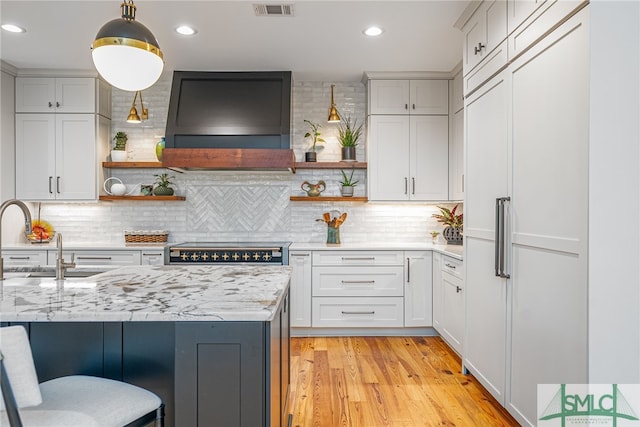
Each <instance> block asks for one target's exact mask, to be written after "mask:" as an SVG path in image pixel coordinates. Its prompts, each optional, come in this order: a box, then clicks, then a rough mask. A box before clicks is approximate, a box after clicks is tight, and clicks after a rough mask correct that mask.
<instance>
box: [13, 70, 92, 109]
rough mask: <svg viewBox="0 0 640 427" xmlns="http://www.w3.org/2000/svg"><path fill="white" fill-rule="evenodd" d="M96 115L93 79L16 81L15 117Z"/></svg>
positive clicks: (22, 78) (63, 78) (25, 78)
mask: <svg viewBox="0 0 640 427" xmlns="http://www.w3.org/2000/svg"><path fill="white" fill-rule="evenodd" d="M95 111H96V79H95V78H91V77H62V78H61V77H58V78H50V77H45V78H41V77H18V78H16V112H17V113H94V112H95Z"/></svg>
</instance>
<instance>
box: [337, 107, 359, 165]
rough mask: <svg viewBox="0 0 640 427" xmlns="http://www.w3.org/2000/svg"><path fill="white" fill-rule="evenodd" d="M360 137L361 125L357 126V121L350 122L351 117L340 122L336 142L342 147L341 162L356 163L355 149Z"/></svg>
mask: <svg viewBox="0 0 640 427" xmlns="http://www.w3.org/2000/svg"><path fill="white" fill-rule="evenodd" d="M361 136H362V124H360V125H358V119H354V120H353V122H352V121H351V116H347V118H346V119H344V120H343V121H341V122H340V125H338V141H339V142H340V146H341V147H342V161H343V162H355V161H356V147H357V146H358V140H359V139H360V137H361Z"/></svg>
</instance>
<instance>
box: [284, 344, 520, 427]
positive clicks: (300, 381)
mask: <svg viewBox="0 0 640 427" xmlns="http://www.w3.org/2000/svg"><path fill="white" fill-rule="evenodd" d="M289 399H290V400H289V405H290V406H289V411H290V413H292V414H293V424H292V426H293V427H429V426H473V427H476V426H478V427H483V426H487V427H489V426H490V427H494V426H518V425H519V424H518V423H517V422H516V421H515V420H514V419H513V418H512V417H511V416H510V415H509V414H508V413H507V411H506V410H505V409H504V408H502V407H501V406H500V405H499V404H498V403H497V402H496V401H495V399H494V398H493V397H492V396H491V395H490V394H489V393H488V392H487V391H486V390H485V389H484V388H483V387H482V386H481V385H480V384H479V383H478V381H477V380H476V379H475V378H474V377H473V376H471V375H463V374H462V373H460V358H459V357H458V356H457V355H456V354H455V352H453V351H452V350H451V349H450V348H449V347H448V346H447V344H445V343H444V342H443V341H442V339H441V338H440V337H293V338H291V392H290V396H289Z"/></svg>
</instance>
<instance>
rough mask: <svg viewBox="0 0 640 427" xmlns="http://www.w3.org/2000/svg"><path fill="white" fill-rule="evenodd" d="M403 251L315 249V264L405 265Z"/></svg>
mask: <svg viewBox="0 0 640 427" xmlns="http://www.w3.org/2000/svg"><path fill="white" fill-rule="evenodd" d="M403 261H404V260H403V257H402V251H314V252H313V265H314V266H316V265H403Z"/></svg>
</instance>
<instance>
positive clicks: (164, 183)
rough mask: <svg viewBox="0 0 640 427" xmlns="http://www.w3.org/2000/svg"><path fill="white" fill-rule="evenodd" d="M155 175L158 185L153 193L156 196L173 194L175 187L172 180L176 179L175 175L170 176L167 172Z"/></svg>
mask: <svg viewBox="0 0 640 427" xmlns="http://www.w3.org/2000/svg"><path fill="white" fill-rule="evenodd" d="M154 176H155V177H156V182H155V184H156V186H155V188H154V189H153V194H154V195H156V196H173V188H171V187H170V186H171V185H174V183H173V182H172V181H171V180H172V179H175V176H169V174H167V173H163V174H160V175H154Z"/></svg>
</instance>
